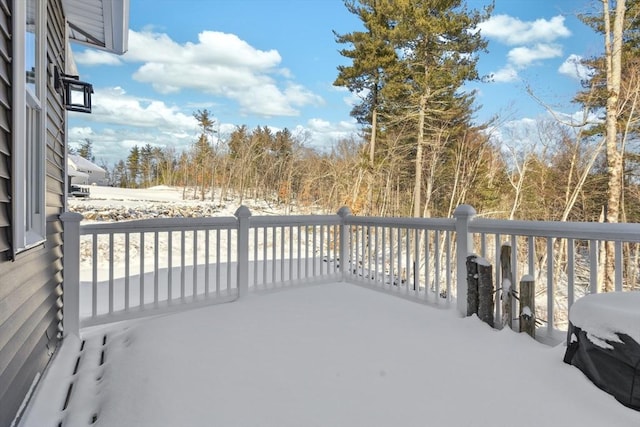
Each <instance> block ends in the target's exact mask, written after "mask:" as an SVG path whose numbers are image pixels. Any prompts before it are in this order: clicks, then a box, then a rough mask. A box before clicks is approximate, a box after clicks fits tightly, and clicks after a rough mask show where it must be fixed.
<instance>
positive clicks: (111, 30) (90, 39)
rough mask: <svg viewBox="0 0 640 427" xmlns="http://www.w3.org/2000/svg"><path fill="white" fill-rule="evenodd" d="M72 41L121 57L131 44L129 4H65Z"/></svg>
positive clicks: (67, 0) (65, 0)
mask: <svg viewBox="0 0 640 427" xmlns="http://www.w3.org/2000/svg"><path fill="white" fill-rule="evenodd" d="M62 4H63V6H64V11H65V15H66V18H67V23H68V24H69V40H71V41H74V42H77V43H81V44H84V45H87V46H90V47H93V48H97V49H101V50H106V51H108V52H112V53H115V54H118V55H121V54H123V53H125V52H126V51H127V48H128V44H129V0H62Z"/></svg>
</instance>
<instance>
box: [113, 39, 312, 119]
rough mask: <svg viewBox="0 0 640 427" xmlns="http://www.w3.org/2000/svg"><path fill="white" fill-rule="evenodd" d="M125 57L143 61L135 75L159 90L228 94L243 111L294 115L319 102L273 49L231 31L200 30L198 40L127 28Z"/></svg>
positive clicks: (270, 115) (134, 76)
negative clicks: (180, 39)
mask: <svg viewBox="0 0 640 427" xmlns="http://www.w3.org/2000/svg"><path fill="white" fill-rule="evenodd" d="M123 59H124V60H125V61H128V62H142V63H143V64H142V65H141V66H140V67H139V68H138V69H137V71H136V72H135V73H134V74H133V78H134V79H135V80H137V81H139V82H143V83H148V84H151V85H152V87H153V88H154V89H155V90H156V91H157V92H159V93H161V94H169V93H176V92H179V91H181V90H183V89H191V90H195V91H199V92H202V93H207V94H211V95H214V96H218V97H223V98H229V99H232V100H234V101H235V102H237V103H238V105H239V106H240V108H241V110H242V111H241V112H242V113H245V114H256V115H262V116H265V117H272V116H295V115H298V114H299V111H298V109H299V108H300V107H303V106H306V105H318V104H320V103H322V98H321V97H320V96H319V95H316V94H314V93H313V92H311V91H310V90H308V89H306V88H304V87H303V86H301V85H299V84H296V83H295V82H293V81H292V76H291V72H290V71H289V70H288V69H286V68H284V67H280V63H281V61H282V58H281V57H280V54H279V53H278V52H277V51H276V50H268V51H262V50H259V49H256V48H254V47H253V46H251V45H249V44H248V43H247V42H245V41H244V40H241V39H240V38H238V37H237V36H236V35H233V34H226V33H221V32H216V31H203V32H201V33H200V34H199V35H198V41H197V42H186V43H184V44H179V43H177V42H175V41H174V40H172V39H171V38H170V37H169V36H168V35H166V34H158V33H150V32H140V33H139V32H135V31H130V33H129V51H128V52H127V53H126V54H125V55H124V56H123ZM283 80H284V81H283Z"/></svg>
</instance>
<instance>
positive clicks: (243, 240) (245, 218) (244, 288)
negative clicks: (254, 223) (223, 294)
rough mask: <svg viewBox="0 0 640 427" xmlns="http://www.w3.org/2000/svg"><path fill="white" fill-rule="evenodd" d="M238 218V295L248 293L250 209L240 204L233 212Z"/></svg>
mask: <svg viewBox="0 0 640 427" xmlns="http://www.w3.org/2000/svg"><path fill="white" fill-rule="evenodd" d="M234 215H235V216H236V218H238V276H237V277H238V297H240V296H245V295H247V294H248V293H249V217H251V211H250V210H249V208H248V207H246V206H240V207H239V208H238V210H236V213H235V214H234Z"/></svg>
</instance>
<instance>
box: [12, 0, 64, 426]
mask: <svg viewBox="0 0 640 427" xmlns="http://www.w3.org/2000/svg"><path fill="white" fill-rule="evenodd" d="M11 4H12V2H11V1H10V0H0V163H2V165H1V166H0V426H4V425H9V424H10V423H11V421H12V420H13V417H14V416H15V415H16V412H17V411H18V408H19V406H20V404H21V403H22V401H23V399H24V397H25V395H26V393H27V392H28V390H29V387H30V386H31V384H32V382H33V379H34V378H35V376H36V375H37V374H38V373H42V372H43V370H44V369H45V367H46V365H47V363H48V361H49V360H50V358H51V356H52V355H53V353H54V351H55V349H56V346H57V344H58V339H59V338H58V323H59V322H58V319H57V315H58V314H59V313H58V312H59V307H58V304H57V301H59V297H60V295H61V294H62V286H61V284H62V226H61V224H60V222H59V220H58V216H59V214H61V213H62V209H63V206H64V186H63V185H62V183H63V182H64V172H65V168H64V152H65V151H64V150H65V145H64V141H65V134H64V132H65V120H66V112H65V110H64V108H63V105H62V96H61V95H60V94H58V93H57V92H55V91H54V90H53V87H52V86H51V83H52V79H50V78H49V79H47V85H48V90H47V99H46V103H45V105H46V112H47V115H46V121H47V122H46V125H45V128H46V129H47V132H46V159H45V165H46V166H45V173H46V178H45V179H46V183H45V185H46V194H45V204H46V207H45V208H46V218H47V224H46V233H47V236H46V237H47V241H46V243H45V244H44V245H43V246H40V247H38V248H34V249H31V250H28V251H26V252H23V253H20V254H18V256H17V257H16V259H15V260H14V261H8V260H6V256H4V257H3V256H2V254H1V253H2V252H5V253H10V245H9V244H10V236H11V232H10V231H11V230H10V225H11V221H12V218H11V215H10V213H11V203H10V200H11V199H10V197H9V196H10V194H11V193H10V190H11V178H10V177H9V176H6V175H7V173H6V172H5V171H9V172H10V171H11V154H12V148H11V147H12V144H11V132H12V129H11V126H12V123H11V105H12V103H11V98H10V97H11V78H12V76H11V73H12V71H11V62H10V58H11V56H12V53H11V48H12V46H11V34H10V32H11V26H12V23H11V19H12V17H11V8H12V6H11ZM47 4H48V7H47V9H48V10H47V25H46V27H47V61H48V62H49V63H51V64H54V65H57V66H58V68H59V69H61V70H64V69H65V64H64V60H65V57H66V56H65V54H64V53H65V52H64V48H65V47H66V46H65V43H64V39H65V38H64V28H65V23H64V16H63V10H62V4H61V0H49V1H48V2H47ZM52 421H55V420H52Z"/></svg>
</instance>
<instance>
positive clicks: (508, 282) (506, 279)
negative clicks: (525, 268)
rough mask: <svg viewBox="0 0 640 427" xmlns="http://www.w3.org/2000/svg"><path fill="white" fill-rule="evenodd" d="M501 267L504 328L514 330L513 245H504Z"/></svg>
mask: <svg viewBox="0 0 640 427" xmlns="http://www.w3.org/2000/svg"><path fill="white" fill-rule="evenodd" d="M500 267H501V272H502V293H501V295H500V298H501V299H502V327H505V326H509V328H511V329H513V300H514V293H515V292H514V289H513V271H512V270H511V245H508V244H503V245H502V247H501V248H500Z"/></svg>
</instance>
